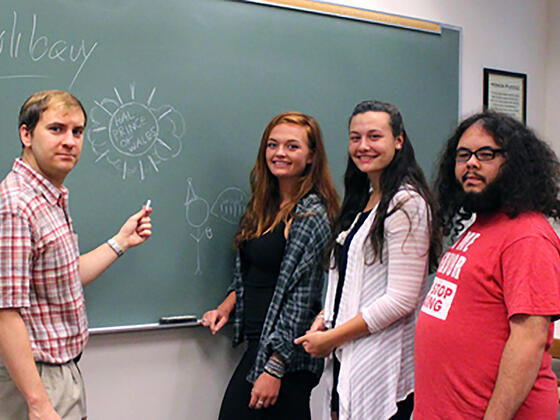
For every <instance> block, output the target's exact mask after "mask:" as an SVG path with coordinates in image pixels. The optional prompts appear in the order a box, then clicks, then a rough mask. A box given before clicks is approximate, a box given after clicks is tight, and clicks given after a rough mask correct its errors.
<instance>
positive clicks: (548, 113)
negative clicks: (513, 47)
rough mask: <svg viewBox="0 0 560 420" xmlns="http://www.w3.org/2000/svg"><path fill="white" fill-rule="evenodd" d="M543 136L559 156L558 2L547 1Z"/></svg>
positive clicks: (559, 63)
mask: <svg viewBox="0 0 560 420" xmlns="http://www.w3.org/2000/svg"><path fill="white" fill-rule="evenodd" d="M547 16H548V24H547V28H548V36H547V49H546V78H545V80H546V87H545V89H546V96H545V112H544V115H545V131H544V132H545V135H546V139H547V140H548V141H549V142H550V143H552V145H553V147H554V149H555V151H556V153H557V154H558V155H560V118H559V116H560V115H559V114H560V0H549V1H548V11H547Z"/></svg>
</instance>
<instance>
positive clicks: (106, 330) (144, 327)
mask: <svg viewBox="0 0 560 420" xmlns="http://www.w3.org/2000/svg"><path fill="white" fill-rule="evenodd" d="M199 325H201V324H200V320H198V321H196V322H183V323H177V324H165V325H162V324H160V323H157V322H154V323H152V324H138V325H124V326H118V327H95V328H90V329H89V333H90V335H97V334H115V333H124V332H134V331H150V330H164V329H169V328H185V327H197V326H199Z"/></svg>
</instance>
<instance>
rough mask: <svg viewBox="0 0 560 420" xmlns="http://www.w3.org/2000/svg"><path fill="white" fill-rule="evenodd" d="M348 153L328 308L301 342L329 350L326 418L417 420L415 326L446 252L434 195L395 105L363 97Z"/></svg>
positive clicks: (316, 351) (311, 349) (319, 353)
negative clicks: (432, 274) (431, 274)
mask: <svg viewBox="0 0 560 420" xmlns="http://www.w3.org/2000/svg"><path fill="white" fill-rule="evenodd" d="M348 151H349V157H348V165H347V168H346V173H345V181H344V183H345V196H344V202H343V205H342V210H341V213H340V215H339V217H338V219H337V221H336V224H335V229H334V234H335V236H334V237H335V239H336V240H335V241H333V244H332V253H331V265H330V270H329V284H328V291H327V298H326V305H325V309H324V312H322V313H321V315H320V316H319V317H317V319H316V320H315V322H314V323H313V325H312V326H311V328H310V330H309V331H308V332H307V334H306V335H305V336H302V337H300V338H298V339H296V341H295V342H296V344H302V345H303V347H304V348H305V350H306V351H307V352H308V353H310V354H311V355H313V356H316V357H327V356H328V358H327V362H326V369H325V373H324V375H326V378H325V379H326V381H327V384H328V385H327V395H326V397H325V408H324V410H323V411H324V415H323V418H324V419H331V418H332V419H339V420H344V419H376V420H384V419H406V420H408V419H409V418H410V415H411V413H412V408H413V392H414V328H415V325H416V318H417V314H418V311H419V310H420V306H421V304H422V301H423V300H424V297H425V294H426V291H427V274H428V271H429V269H435V268H436V266H437V258H438V255H439V252H440V250H441V245H440V239H439V238H440V236H439V232H438V230H437V229H436V226H437V224H435V223H434V221H433V220H432V215H433V214H435V212H434V209H433V204H432V198H431V194H430V192H429V189H428V187H427V184H426V180H425V178H424V174H423V173H422V170H421V169H420V167H419V166H418V164H417V162H416V159H415V157H414V150H413V148H412V145H411V143H410V140H409V139H408V137H407V135H406V132H405V129H404V124H403V121H402V116H401V114H400V112H399V110H398V109H397V108H396V107H395V106H394V105H391V104H387V103H383V102H378V101H365V102H362V103H360V104H358V105H357V106H356V107H355V108H354V111H353V113H352V115H351V117H350V122H349V148H348ZM333 350H334V351H333Z"/></svg>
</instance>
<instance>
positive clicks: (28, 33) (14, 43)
mask: <svg viewBox="0 0 560 420" xmlns="http://www.w3.org/2000/svg"><path fill="white" fill-rule="evenodd" d="M30 23H31V25H29V21H26V20H24V21H23V23H20V22H19V19H18V14H17V12H16V11H15V10H13V11H12V20H11V25H10V26H7V27H5V28H2V27H0V59H2V60H3V59H5V58H7V59H9V60H11V61H12V62H22V63H25V71H36V68H35V67H34V66H33V64H31V65H30V64H29V63H26V62H25V60H23V61H22V60H20V58H28V59H31V61H32V62H35V63H37V62H40V61H47V60H49V61H51V62H55V63H60V65H65V66H66V65H74V66H75V67H76V69H75V71H74V76H73V77H72V80H71V81H70V85H69V86H68V89H72V86H74V83H75V82H76V79H77V78H78V76H79V75H80V72H81V71H82V69H83V68H84V65H85V64H86V62H87V61H88V59H89V58H90V57H91V55H92V53H93V51H94V50H95V48H96V47H97V45H98V43H97V41H95V42H93V43H91V45H89V46H87V47H86V41H85V40H83V39H82V40H81V41H79V42H78V43H74V42H72V41H69V40H66V39H52V37H51V38H50V39H49V37H48V36H47V35H45V34H44V32H43V31H44V29H43V28H42V27H41V28H39V18H38V16H37V15H36V14H35V13H34V14H33V17H32V19H31V22H30ZM52 29H53V30H54V31H57V32H58V31H59V30H60V27H56V28H52ZM6 67H11V66H2V68H6ZM23 69H24V68H23V67H22V70H23ZM47 77H50V76H49V75H47V74H36V73H34V74H29V73H27V74H21V73H19V72H18V73H13V74H0V79H21V78H47Z"/></svg>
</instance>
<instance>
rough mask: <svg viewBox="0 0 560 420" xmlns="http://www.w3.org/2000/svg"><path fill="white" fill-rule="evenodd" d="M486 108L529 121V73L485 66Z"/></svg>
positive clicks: (524, 122)
mask: <svg viewBox="0 0 560 420" xmlns="http://www.w3.org/2000/svg"><path fill="white" fill-rule="evenodd" d="M483 80H484V94H483V106H484V110H488V109H490V110H494V111H498V112H501V113H503V114H506V115H509V116H511V117H513V118H516V119H517V120H519V121H521V122H522V123H523V124H526V123H527V75H526V74H524V73H515V72H511V71H505V70H498V69H490V68H484V79H483Z"/></svg>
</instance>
